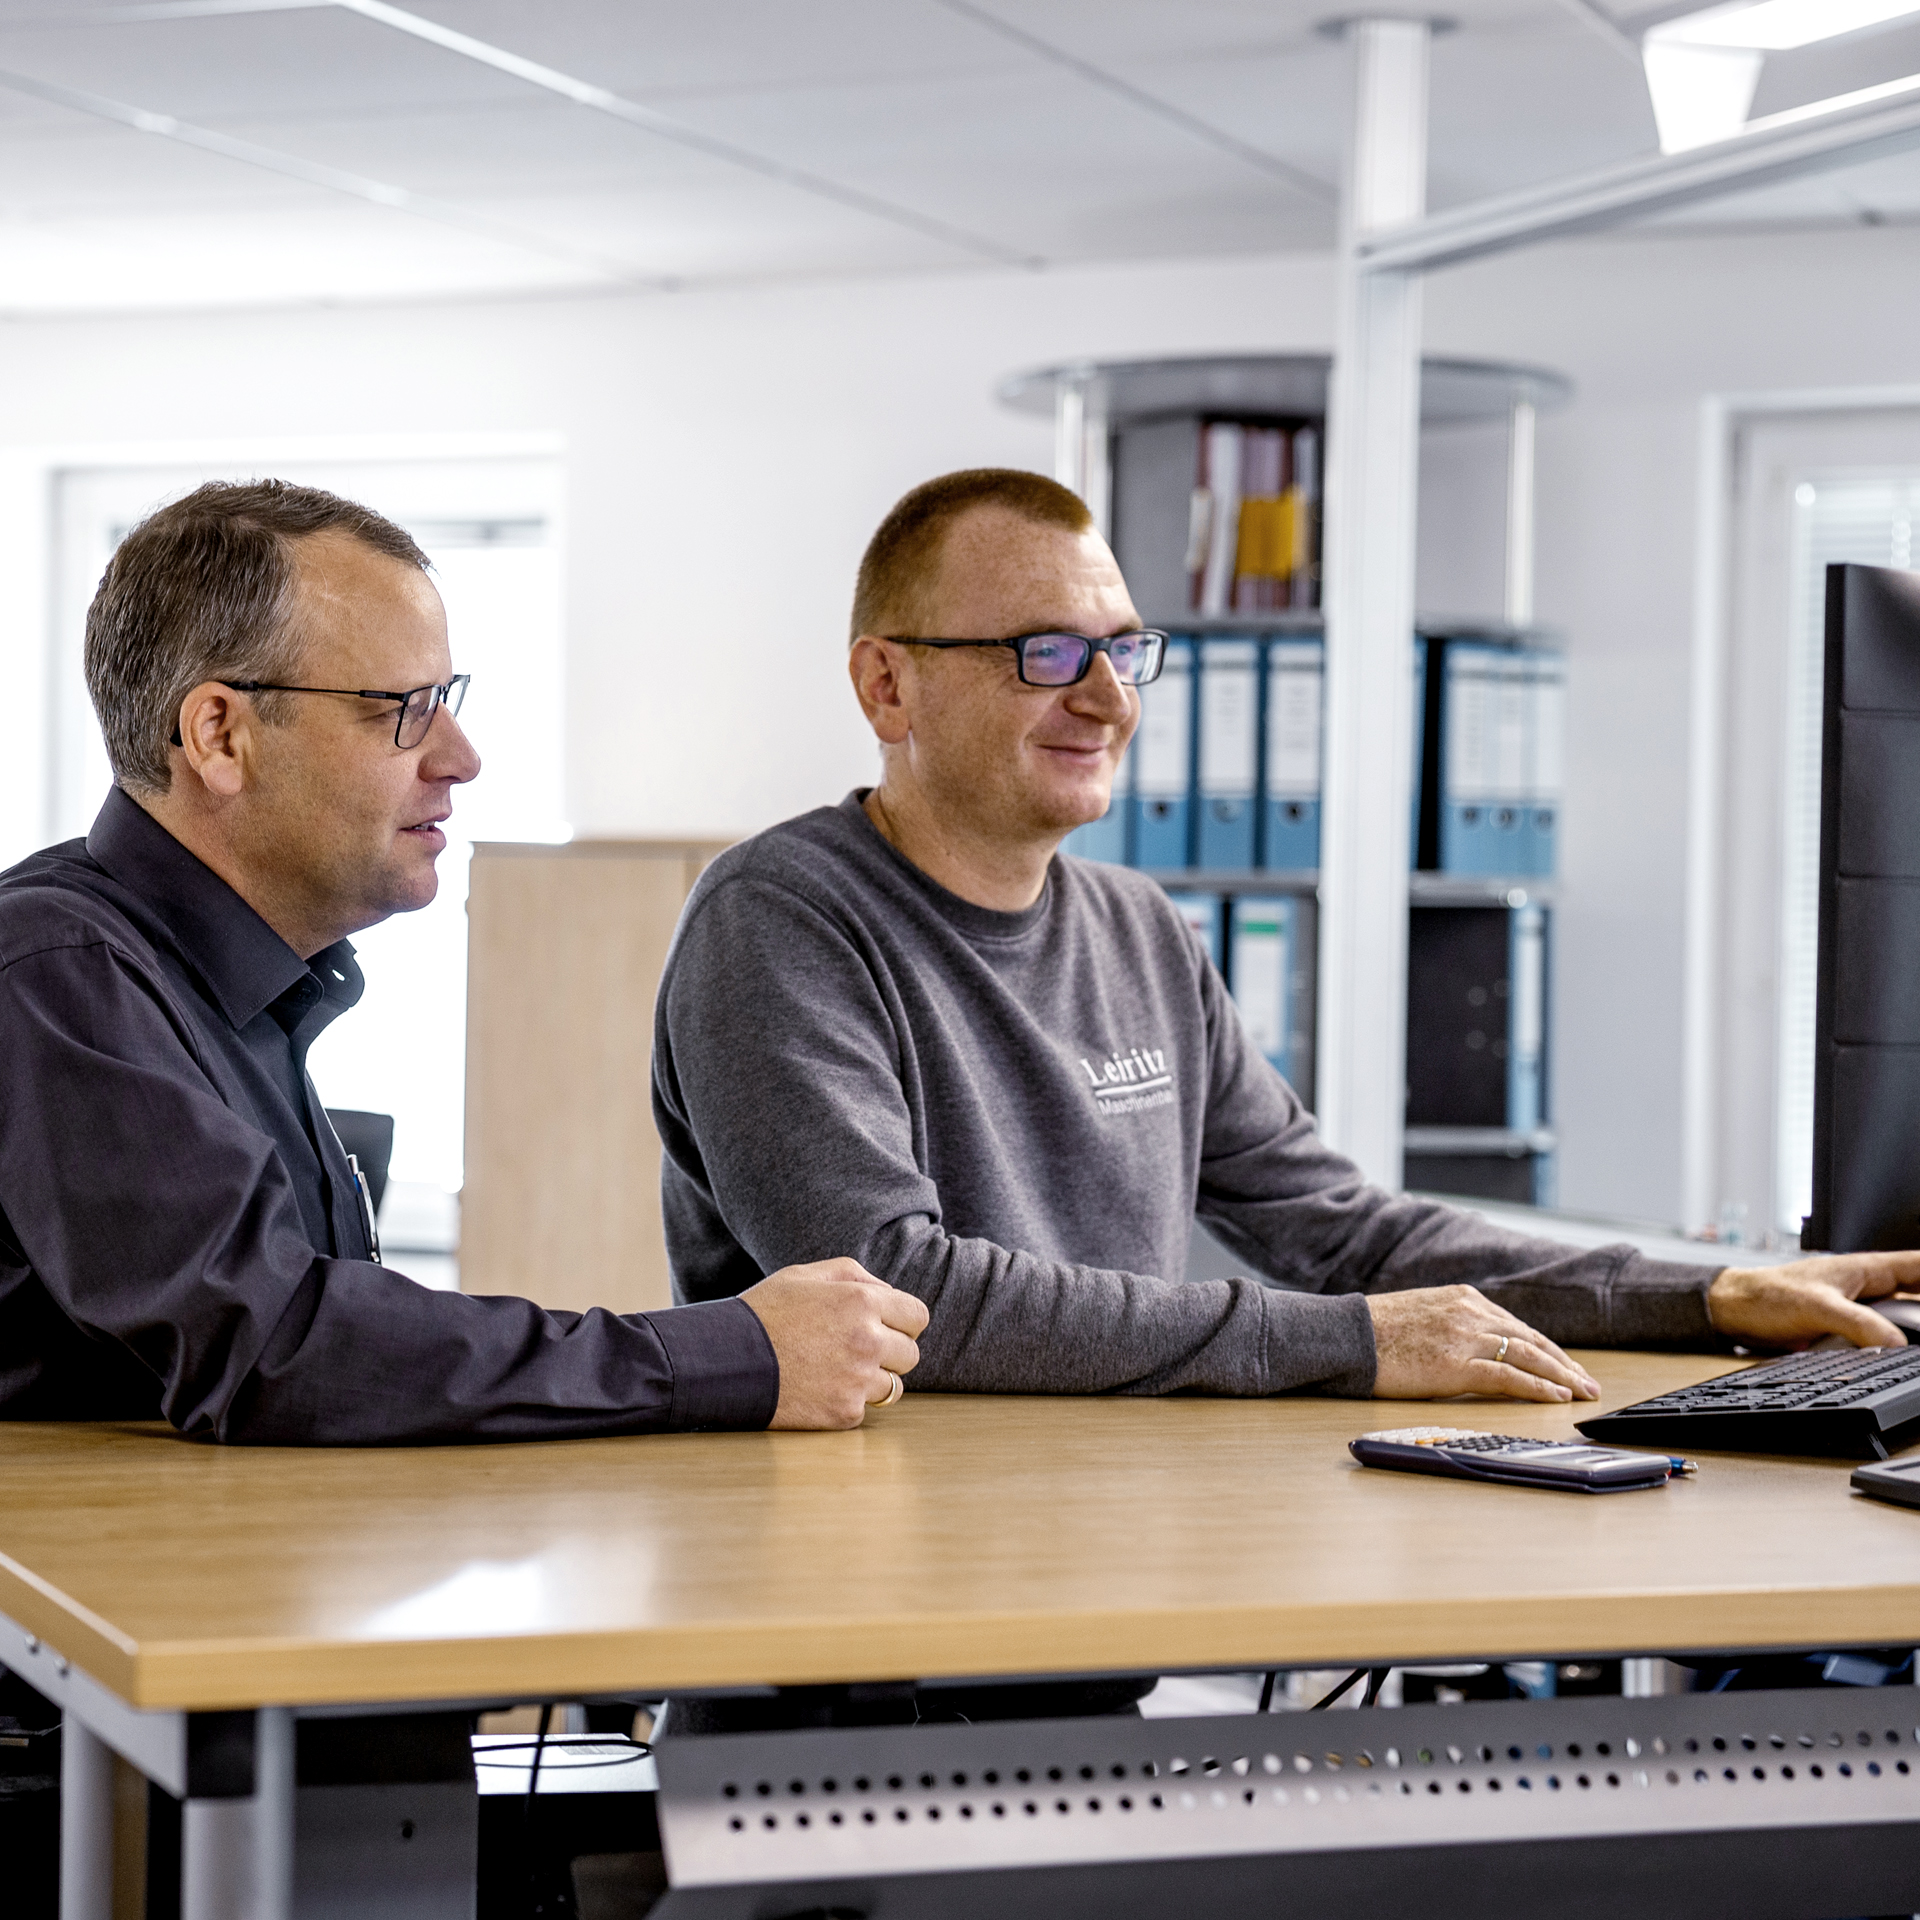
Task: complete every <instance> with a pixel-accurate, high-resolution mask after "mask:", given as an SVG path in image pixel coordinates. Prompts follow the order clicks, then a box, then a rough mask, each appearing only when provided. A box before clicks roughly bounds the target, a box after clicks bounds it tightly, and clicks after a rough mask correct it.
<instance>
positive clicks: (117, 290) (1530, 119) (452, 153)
mask: <svg viewBox="0 0 1920 1920" xmlns="http://www.w3.org/2000/svg"><path fill="white" fill-rule="evenodd" d="M1597 3H1598V0H1584V4H1586V5H1587V6H1588V7H1589V10H1591V8H1592V7H1593V6H1594V5H1595V4H1597ZM353 4H354V0H347V4H346V5H339V4H328V3H327V0H315V3H313V4H293V5H288V4H287V3H286V0H158V3H157V4H149V5H115V6H98V5H88V4H80V3H75V0H68V4H49V0H0V311H11V312H16V313H21V312H36V311H37V312H47V311H61V310H85V309H94V308H103V307H104V308H114V307H141V306H180V305H192V306H200V305H208V304H228V303H238V302H256V301H288V300H314V299H331V300H341V299H388V298H396V297H406V296H412V295H422V294H426V295H446V294H462V293H482V292H510V291H532V290H542V289H557V288H593V287H612V286H618V285H621V284H634V285H640V286H649V285H656V286H657V285H661V284H663V283H668V284H671V283H681V284H684V283H694V282H711V281H719V280H727V279H740V278H747V277H766V276H790V275H832V274H849V273H872V272H900V271H926V270H940V269H945V268H953V267H961V266H969V265H979V264H982V263H985V262H1001V263H1005V264H1007V265H1009V266H1010V267H1017V266H1018V265H1020V264H1021V263H1032V264H1034V265H1045V264H1053V263H1065V262H1073V261H1090V260H1114V259H1126V258H1144V257H1168V256H1179V255H1182V254H1212V253H1247V252H1260V251H1270V250H1279V249H1299V248H1321V247H1325V246H1327V245H1329V244H1330V243H1331V240H1332V233H1333V183H1334V180H1335V176H1336V173H1337V169H1338V155H1339V139H1340V126H1341V118H1342V107H1343V92H1344V88H1343V59H1344V56H1343V53H1342V51H1341V49H1340V48H1339V46H1338V45H1337V44H1336V43H1335V41H1333V40H1332V39H1330V38H1328V37H1327V36H1325V35H1324V34H1321V33H1317V32H1316V31H1315V25H1316V23H1317V22H1318V21H1319V20H1320V19H1321V18H1323V17H1324V15H1325V13H1326V12H1327V11H1328V0H1311V3H1309V4H1302V0H810V3H809V4H805V5H798V4H794V0H704V3H703V4H697V5H690V4H687V0H677V3H676V4H666V3H665V0H539V4H538V5H534V4H529V3H528V0H415V4H414V6H413V8H412V13H413V16H414V17H415V18H416V19H417V20H419V21H421V22H424V23H426V29H427V30H428V31H431V30H432V29H434V28H442V29H453V30H455V31H456V32H457V33H459V34H464V35H469V36H472V37H473V38H475V39H476V40H478V41H481V42H484V43H486V44H487V45H488V46H490V47H492V48H495V49H501V50H504V52H505V53H506V54H508V55H511V56H518V57H519V58H520V59H521V60H522V61H531V62H537V63H540V64H541V65H542V66H543V67H546V68H550V69H554V70H557V72H558V74H559V75H561V76H565V77H566V79H567V80H570V81H571V82H574V83H584V84H585V85H586V86H587V87H589V88H599V89H604V90H605V91H606V93H607V94H609V95H611V96H615V97H614V98H613V99H611V100H603V101H602V102H601V105H600V106H599V107H596V106H594V105H590V104H580V103H579V102H578V101H577V100H576V99H573V98H569V97H566V96H565V94H563V93H562V92H556V91H554V90H552V86H553V85H557V84H561V83H560V82H558V81H556V82H553V83H552V84H549V85H541V84H536V83H535V82H534V81H532V80H530V79H528V78H525V77H520V76H517V75H516V74H514V73H511V72H503V71H500V70H499V69H498V68H497V67H495V66H490V65H487V64H484V63H483V62H482V60H480V59H477V58H474V57H470V55H469V54H468V53H463V52H462V51H459V50H457V49H450V48H448V47H445V46H441V45H435V44H429V43H428V42H427V41H424V40H423V39H421V38H419V37H415V35H413V34H410V33H409V32H407V31H404V30H402V27H401V26H397V25H395V24H390V23H385V22H383V21H381V20H379V19H377V18H373V17H368V13H367V12H356V11H353V10H351V8H352V6H353ZM1582 5H1583V0H1458V3H1457V4H1455V5H1453V6H1451V7H1450V8H1449V9H1448V11H1449V12H1450V13H1451V14H1452V15H1453V17H1454V18H1455V19H1456V20H1457V21H1458V23H1459V25H1458V30H1457V31H1454V32H1451V33H1448V34H1446V35H1445V36H1443V37H1442V38H1441V39H1439V40H1438V41H1437V42H1436V44H1435V48H1434V56H1433V109H1432V167H1431V199H1432V204H1433V205H1434V206H1436V207H1444V206H1449V205H1454V204H1458V203H1460V202H1463V201H1466V200H1470V199H1475V198H1478V197H1480V196H1482V195H1485V194H1489V193H1494V192H1498V191H1501V190H1503V189H1506V188H1511V187H1517V186H1521V185H1524V184H1527V183H1530V182H1534V181H1539V180H1544V179H1549V178H1553V177H1555V176H1559V175H1565V174H1568V173H1573V172H1578V171H1581V170H1584V169H1587V168H1591V167H1595V166H1600V165H1603V164H1605V163H1607V162H1609V161H1612V160H1619V159H1624V158H1627V157H1629V156H1632V155H1635V154H1639V153H1644V152H1647V151H1649V150H1650V149H1651V148H1652V146H1653V120H1652V115H1651V112H1650V110H1649V108H1648V105H1647V99H1646V91H1645V87H1644V84H1643V82H1642V80H1641V77H1640V74H1639V71H1638V69H1637V66H1636V65H1635V63H1634V62H1633V61H1632V60H1631V59H1630V58H1628V57H1626V55H1625V54H1623V52H1622V51H1621V50H1620V49H1619V47H1617V46H1615V45H1610V44H1609V42H1608V40H1607V38H1606V37H1605V36H1604V34H1603V33H1601V32H1600V31H1598V30H1596V29H1595V27H1594V26H1593V25H1592V24H1591V23H1590V22H1583V20H1582V19H1581V18H1580V17H1579V14H1580V10H1581V7H1582ZM1675 10H1676V9H1675V8H1674V7H1673V6H1671V5H1662V6H1658V7H1653V8H1646V9H1641V10H1639V11H1638V12H1637V13H1635V14H1633V15H1632V17H1630V18H1628V19H1627V21H1626V23H1627V24H1628V25H1629V27H1638V26H1639V25H1642V24H1644V23H1645V21H1647V20H1649V19H1651V18H1655V17H1658V16H1659V15H1660V14H1662V13H1670V12H1673V11H1675ZM370 11H372V12H374V13H377V12H378V11H379V8H378V4H377V0H375V4H374V5H373V6H372V7H371V9H370ZM1626 14H1627V9H1625V8H1624V7H1621V6H1619V4H1618V0H1614V17H1624V16H1625V15H1626ZM1916 70H1920V26H1913V25H1909V26H1905V27H1896V28H1892V29H1887V30H1883V31H1880V32H1878V33H1866V34H1859V35H1855V36H1853V37H1852V38H1850V39H1848V40H1845V41H1840V42H1834V43H1830V44H1828V45H1825V46H1821V47H1815V48H1810V49H1807V50H1805V51H1803V52H1801V53H1797V54H1792V55H1782V56H1775V57H1774V58H1773V59H1772V60H1771V61H1770V63H1769V66H1768V69H1767V72H1766V75H1765V77H1764V78H1763V80H1762V83H1761V92H1760V96H1759V98H1758V99H1757V100H1756V103H1755V107H1754V111H1755V113H1756V114H1761V113H1766V112H1771V111H1774V110H1775V109H1777V108H1781V107H1785V106H1791V105H1795V104H1799V103H1800V102H1802V101H1805V100H1809V99H1815V98H1821V97H1824V96H1826V95H1828V94H1831V93H1835V92H1839V91H1843V90H1845V89H1847V88H1851V87H1855V86H1861V85H1867V84H1870V83H1872V82H1874V81H1878V80H1884V79H1888V78H1892V77H1895V76H1897V75H1901V74H1906V73H1910V72H1913V71H1916ZM575 90H576V91H578V87H577V86H576V89H575ZM142 115H146V116H166V117H168V119H169V121H170V123H173V124H170V125H169V126H168V127H167V129H166V130H164V131H150V130H149V131H142V130H141V126H140V124H126V122H127V121H128V120H129V119H133V120H134V121H136V122H139V116H142ZM142 124H145V125H148V126H151V125H152V122H151V121H147V122H145V123H142ZM209 147H211V148H213V149H215V150H212V151H209V150H208V148H209ZM1916 217H1920V158H1913V157H1908V158H1901V159H1895V160H1884V161H1881V162H1878V163H1876V164H1874V165H1872V166H1866V167H1859V168H1854V169H1851V170H1849V171H1846V172H1842V173H1836V174H1831V175H1827V176H1823V177H1821V178H1819V179H1816V180H1812V181H1807V182H1802V183H1797V184H1795V185H1792V186H1789V187H1785V188H1777V189H1773V190H1770V191H1768V192H1767V193H1764V194H1756V195H1751V196H1748V197H1747V198H1745V199H1743V200H1737V201H1730V202H1724V203H1721V204H1719V205H1717V206H1716V207H1714V208H1712V209H1710V210H1708V211H1707V212H1705V213H1698V212H1696V213H1695V214H1693V215H1691V216H1689V221H1690V223H1691V224H1693V225H1696V226H1697V225H1699V224H1702V223H1703V222H1704V223H1712V224H1726V223H1728V222H1752V221H1776V222H1778V221H1792V222H1806V221H1811V222H1838V221H1859V220H1863V219H1865V220H1879V219H1908V218H1916Z"/></svg>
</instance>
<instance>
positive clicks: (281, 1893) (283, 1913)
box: [253, 1707, 294, 1920]
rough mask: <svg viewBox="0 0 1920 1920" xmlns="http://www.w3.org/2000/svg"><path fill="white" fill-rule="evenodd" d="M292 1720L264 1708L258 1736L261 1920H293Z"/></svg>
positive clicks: (256, 1859)
mask: <svg viewBox="0 0 1920 1920" xmlns="http://www.w3.org/2000/svg"><path fill="white" fill-rule="evenodd" d="M293 1798H294V1766H293V1714H292V1713H291V1712H290V1711H289V1710H288V1709H287V1708H286V1707H262V1708H261V1709H260V1715H259V1719H258V1720H257V1721H256V1723H255V1726H254V1735H253V1873H254V1914H255V1916H256V1920H293Z"/></svg>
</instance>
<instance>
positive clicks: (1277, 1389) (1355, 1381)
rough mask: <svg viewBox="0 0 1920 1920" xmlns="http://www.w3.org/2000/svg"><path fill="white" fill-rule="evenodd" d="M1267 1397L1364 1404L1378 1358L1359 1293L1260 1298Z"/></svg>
mask: <svg viewBox="0 0 1920 1920" xmlns="http://www.w3.org/2000/svg"><path fill="white" fill-rule="evenodd" d="M1266 1307H1267V1384H1266V1389H1265V1390H1266V1391H1267V1392H1268V1393H1299V1392H1302V1391H1306V1392H1311V1393H1325V1394H1333V1395H1337V1396H1339V1397H1341V1398H1343V1399H1349V1400H1365V1399H1366V1398H1367V1397H1368V1396H1369V1395H1370V1394H1371V1393H1372V1392H1373V1382H1374V1376H1375V1374H1376V1373H1377V1372H1378V1370H1379V1356H1378V1353H1377V1352H1376V1350H1375V1348H1374V1344H1373V1312H1372V1310H1371V1309H1370V1308H1369V1307H1368V1305H1367V1300H1366V1295H1364V1294H1359V1293H1345V1294H1334V1295H1327V1294H1314V1293H1292V1292H1289V1291H1287V1290H1286V1289H1284V1288H1280V1287H1273V1288H1269V1289H1267V1292H1266Z"/></svg>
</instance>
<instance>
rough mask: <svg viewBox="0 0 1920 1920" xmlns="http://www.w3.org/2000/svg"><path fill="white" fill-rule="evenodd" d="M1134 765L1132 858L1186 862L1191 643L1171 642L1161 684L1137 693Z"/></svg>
mask: <svg viewBox="0 0 1920 1920" xmlns="http://www.w3.org/2000/svg"><path fill="white" fill-rule="evenodd" d="M1129 757H1130V758H1131V760H1132V762H1133V800H1132V812H1133V836H1132V842H1133V843H1132V848H1131V853H1132V858H1133V860H1134V863H1135V864H1136V865H1138V866H1142V867H1184V866H1186V865H1187V864H1188V860H1189V846H1188V839H1189V836H1188V826H1189V821H1190V816H1191V811H1192V810H1191V805H1190V801H1189V796H1190V794H1191V792H1192V787H1193V642H1192V641H1191V640H1174V641H1170V642H1169V643H1168V646H1167V658H1166V664H1165V665H1164V666H1163V667H1162V668H1161V670H1160V678H1159V679H1158V680H1156V681H1155V682H1154V683H1153V684H1152V685H1151V686H1149V687H1143V688H1141V690H1140V725H1139V728H1138V730H1137V731H1136V732H1135V734H1134V737H1133V749H1132V752H1131V754H1130V756H1129Z"/></svg>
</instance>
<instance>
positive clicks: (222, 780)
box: [171, 680, 258, 800]
mask: <svg viewBox="0 0 1920 1920" xmlns="http://www.w3.org/2000/svg"><path fill="white" fill-rule="evenodd" d="M257 725H258V718H257V716H256V715H255V713H254V711H253V708H252V706H251V705H250V703H248V702H247V701H246V700H244V699H242V698H241V697H240V696H239V695H237V694H235V692H234V691H233V689H232V688H231V687H223V686H222V685H221V684H220V682H219V681H217V680H203V681H202V682H201V683H200V684H199V685H198V686H197V687H195V688H194V689H193V690H192V691H191V692H190V693H188V695H187V697H186V698H185V699H184V700H182V701H181V702H180V716H179V723H178V727H177V729H176V732H175V739H176V740H177V741H178V744H177V745H176V746H175V747H174V749H173V753H172V755H171V758H172V760H173V763H174V770H175V772H176V773H178V772H179V771H180V770H181V767H182V763H183V762H184V765H185V769H186V771H187V772H188V773H189V774H190V775H191V776H192V777H193V778H194V779H197V780H198V781H199V782H200V784H201V786H203V787H204V788H205V789H206V791H207V793H208V795H209V796H210V797H211V798H212V799H215V800H233V799H237V798H238V797H239V795H240V794H241V793H242V792H243V791H244V790H245V788H246V784H247V773H248V768H249V764H250V762H251V759H252V749H253V745H254V732H255V729H256V727H257Z"/></svg>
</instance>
